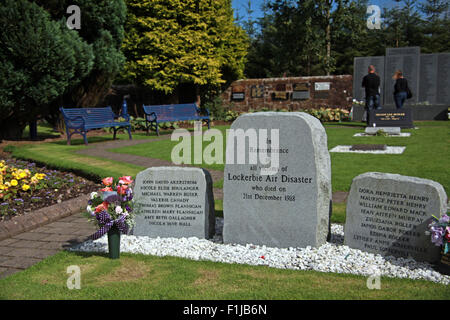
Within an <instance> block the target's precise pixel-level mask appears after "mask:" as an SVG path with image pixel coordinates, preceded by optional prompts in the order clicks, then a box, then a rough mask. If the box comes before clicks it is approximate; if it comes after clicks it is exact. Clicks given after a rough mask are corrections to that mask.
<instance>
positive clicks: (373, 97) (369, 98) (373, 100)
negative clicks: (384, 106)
mask: <svg viewBox="0 0 450 320" xmlns="http://www.w3.org/2000/svg"><path fill="white" fill-rule="evenodd" d="M362 86H363V87H364V88H365V89H366V111H367V114H369V112H370V110H371V109H381V107H380V77H379V76H378V75H377V74H376V73H375V67H374V66H373V65H370V66H369V74H367V75H365V76H364V78H363V81H362ZM367 123H369V117H367Z"/></svg>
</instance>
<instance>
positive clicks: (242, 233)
mask: <svg viewBox="0 0 450 320" xmlns="http://www.w3.org/2000/svg"><path fill="white" fill-rule="evenodd" d="M239 129H241V130H243V131H241V132H239V134H236V137H235V139H236V141H234V142H233V143H230V142H231V138H232V137H231V136H230V135H229V136H228V140H227V164H226V166H225V172H224V201H223V209H224V230H223V237H224V242H225V243H239V244H248V243H252V244H257V245H267V246H270V247H281V248H286V247H306V246H320V245H322V244H324V243H325V242H326V239H327V236H328V234H329V231H330V224H329V214H330V201H331V165H330V155H329V153H328V148H327V136H326V133H325V129H324V127H323V126H322V124H321V123H320V121H319V120H318V119H316V118H314V117H312V116H311V115H309V114H306V113H302V112H291V113H279V112H259V113H253V114H245V115H242V116H240V117H239V118H238V119H236V121H234V122H233V124H232V126H231V130H232V131H233V132H234V131H236V130H239ZM264 129H265V130H267V144H265V145H261V144H258V145H249V144H250V143H246V141H247V140H250V139H246V136H250V135H251V132H252V130H256V132H259V136H258V139H259V138H261V130H264ZM272 129H273V130H278V136H279V139H277V141H278V142H279V143H278V145H277V143H276V142H275V139H274V137H273V136H272V135H271V132H272V131H271V130H272ZM236 133H237V131H236ZM239 139H241V140H239ZM239 141H241V147H240V148H239V147H238V146H239ZM242 145H243V147H242ZM262 150H268V151H270V153H268V155H269V154H270V155H272V154H273V153H276V154H278V156H279V166H278V167H277V168H275V170H276V173H273V174H271V175H267V174H262V172H261V168H262V167H263V168H266V166H270V164H266V165H263V164H262V163H261V162H260V160H258V162H257V163H256V164H250V163H249V161H248V159H249V156H250V155H251V153H257V156H258V157H259V156H260V154H261V151H262ZM237 153H245V159H247V160H246V162H245V164H239V163H236V162H237V161H235V160H234V156H235V155H236V154H237Z"/></svg>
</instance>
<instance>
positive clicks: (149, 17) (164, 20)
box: [123, 0, 248, 93]
mask: <svg viewBox="0 0 450 320" xmlns="http://www.w3.org/2000/svg"><path fill="white" fill-rule="evenodd" d="M127 5H128V17H127V23H126V36H125V40H124V44H123V52H124V53H125V56H126V58H127V62H126V64H125V71H124V74H123V77H124V78H125V79H126V80H128V81H131V82H133V83H134V84H138V85H144V86H146V87H147V88H150V89H152V90H156V91H160V92H164V93H172V92H174V90H176V88H178V87H179V86H180V85H182V84H186V83H188V84H192V85H195V86H196V87H197V88H200V87H205V86H206V87H219V86H220V85H222V84H224V83H225V82H226V81H227V80H231V79H236V78H238V77H241V76H242V75H243V70H244V64H245V56H246V53H247V47H248V43H247V39H246V34H245V32H244V31H243V30H242V29H241V28H240V27H238V26H237V25H235V24H234V20H233V10H232V9H231V1H230V0H214V1H212V0H154V1H139V0H127Z"/></svg>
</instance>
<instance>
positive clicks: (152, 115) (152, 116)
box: [145, 112, 158, 121]
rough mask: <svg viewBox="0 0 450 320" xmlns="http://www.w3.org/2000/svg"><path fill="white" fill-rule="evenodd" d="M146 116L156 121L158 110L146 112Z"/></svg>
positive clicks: (149, 119)
mask: <svg viewBox="0 0 450 320" xmlns="http://www.w3.org/2000/svg"><path fill="white" fill-rule="evenodd" d="M145 117H146V119H147V120H148V121H154V120H156V118H158V116H157V115H156V112H150V113H146V114H145Z"/></svg>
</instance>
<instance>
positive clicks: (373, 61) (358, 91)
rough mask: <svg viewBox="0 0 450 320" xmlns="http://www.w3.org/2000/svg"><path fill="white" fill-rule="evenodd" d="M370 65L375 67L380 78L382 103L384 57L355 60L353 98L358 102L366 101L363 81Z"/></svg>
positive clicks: (381, 98)
mask: <svg viewBox="0 0 450 320" xmlns="http://www.w3.org/2000/svg"><path fill="white" fill-rule="evenodd" d="M370 65H373V66H375V70H376V72H377V73H378V76H379V77H380V91H381V94H380V103H381V105H382V104H383V100H384V57H383V56H377V57H356V58H355V59H354V60H353V98H355V99H357V100H358V101H365V99H366V91H365V89H364V88H363V87H362V86H361V84H362V79H363V77H364V76H365V75H367V74H368V68H369V66H370Z"/></svg>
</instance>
